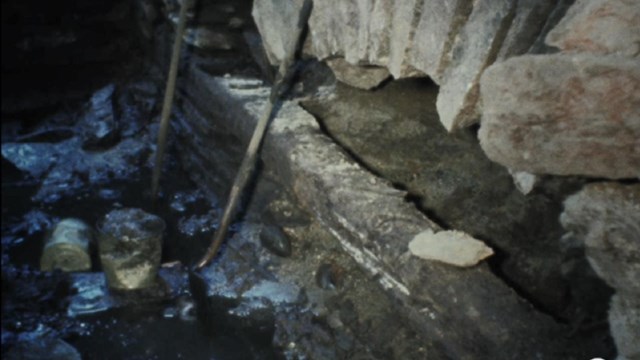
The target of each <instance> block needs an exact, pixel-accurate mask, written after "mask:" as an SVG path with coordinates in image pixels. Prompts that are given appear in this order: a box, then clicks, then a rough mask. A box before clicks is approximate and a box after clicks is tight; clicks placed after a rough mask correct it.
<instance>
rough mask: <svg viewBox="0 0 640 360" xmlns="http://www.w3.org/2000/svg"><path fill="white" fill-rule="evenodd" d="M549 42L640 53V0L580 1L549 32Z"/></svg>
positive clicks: (574, 47)
mask: <svg viewBox="0 0 640 360" xmlns="http://www.w3.org/2000/svg"><path fill="white" fill-rule="evenodd" d="M546 43H547V44H548V45H551V46H556V47H558V48H560V49H562V50H564V51H572V52H589V53H597V54H617V55H622V56H627V57H637V56H638V55H639V54H640V1H638V0H578V1H576V2H575V3H574V4H573V5H572V6H571V8H569V10H568V11H567V14H566V15H565V17H564V18H563V19H562V20H561V21H560V23H558V25H557V26H556V27H555V28H554V29H553V30H551V32H549V34H548V35H547V38H546Z"/></svg>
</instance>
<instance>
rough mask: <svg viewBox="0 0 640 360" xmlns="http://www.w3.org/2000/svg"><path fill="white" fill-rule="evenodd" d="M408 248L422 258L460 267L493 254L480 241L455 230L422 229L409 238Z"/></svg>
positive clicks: (471, 264) (474, 263)
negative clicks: (435, 230)
mask: <svg viewBox="0 0 640 360" xmlns="http://www.w3.org/2000/svg"><path fill="white" fill-rule="evenodd" d="M409 250H410V251H411V253H412V254H413V255H415V256H417V257H420V258H422V259H425V260H435V261H440V262H443V263H445V264H449V265H454V266H460V267H468V266H473V265H476V264H477V263H478V262H480V261H481V260H483V259H485V258H487V257H489V256H491V255H493V250H491V248H490V247H488V246H487V245H485V244H484V243H483V242H482V241H480V240H476V239H474V238H473V237H471V236H470V235H467V234H466V233H463V232H462V231H455V230H450V231H440V232H437V233H434V232H433V231H431V230H427V231H423V232H421V233H419V234H418V235H416V236H415V237H414V238H413V240H411V242H410V243H409Z"/></svg>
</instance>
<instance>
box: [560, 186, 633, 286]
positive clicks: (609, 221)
mask: <svg viewBox="0 0 640 360" xmlns="http://www.w3.org/2000/svg"><path fill="white" fill-rule="evenodd" d="M564 206H565V210H564V213H563V214H562V216H561V218H560V220H561V222H562V224H563V226H564V227H565V229H567V230H569V231H571V232H572V233H573V234H574V235H575V236H576V237H577V238H578V239H582V240H583V241H584V243H585V247H586V253H587V258H588V260H589V263H590V264H591V266H592V267H593V269H594V270H595V271H596V273H597V274H598V275H599V276H600V277H601V278H603V279H604V280H605V281H606V282H607V283H608V284H609V285H610V286H611V287H613V288H615V289H616V290H617V291H618V293H620V292H623V293H631V294H636V296H639V297H640V283H639V282H638V279H640V261H638V259H640V185H638V184H635V185H622V184H618V183H613V182H608V183H595V184H590V185H587V186H585V188H584V189H583V190H581V191H580V192H579V193H577V194H575V195H572V196H570V197H569V198H567V200H565V202H564Z"/></svg>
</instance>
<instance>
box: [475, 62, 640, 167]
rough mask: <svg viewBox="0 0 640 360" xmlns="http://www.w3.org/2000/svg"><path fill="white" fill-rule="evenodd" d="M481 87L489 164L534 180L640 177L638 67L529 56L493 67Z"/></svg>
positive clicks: (481, 134)
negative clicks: (544, 176)
mask: <svg viewBox="0 0 640 360" xmlns="http://www.w3.org/2000/svg"><path fill="white" fill-rule="evenodd" d="M505 79H508V80H505ZM481 88H482V102H483V109H482V126H481V128H480V132H479V134H478V136H479V138H480V143H481V145H482V147H483V149H484V151H485V153H486V154H487V156H488V157H489V158H490V159H491V160H493V161H496V162H498V163H500V164H502V165H504V166H506V167H509V168H511V169H514V170H519V171H527V172H530V173H535V174H556V175H583V176H594V177H605V178H611V179H621V178H633V177H638V176H640V61H638V60H630V59H624V58H619V57H613V56H604V57H603V56H591V55H587V54H583V55H570V54H554V55H544V56H543V55H524V56H520V57H515V58H511V59H509V60H507V61H504V62H501V63H497V64H494V65H493V66H491V67H489V68H488V69H487V70H486V71H485V73H484V75H483V76H482V79H481Z"/></svg>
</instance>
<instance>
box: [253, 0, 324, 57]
mask: <svg viewBox="0 0 640 360" xmlns="http://www.w3.org/2000/svg"><path fill="white" fill-rule="evenodd" d="M303 3H304V1H303V0H295V1H289V0H256V1H254V4H253V10H252V15H253V19H254V20H255V22H256V26H257V27H258V31H260V34H261V35H262V40H263V42H264V44H265V51H266V53H267V56H268V58H269V61H270V62H271V63H272V64H278V63H280V60H282V59H284V57H285V54H286V53H287V51H288V50H287V49H288V48H289V47H291V46H295V45H294V44H293V43H294V42H295V39H293V36H294V32H293V31H292V29H295V28H296V26H297V24H298V17H299V14H300V9H301V8H302V4H303ZM314 6H315V4H314Z"/></svg>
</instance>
